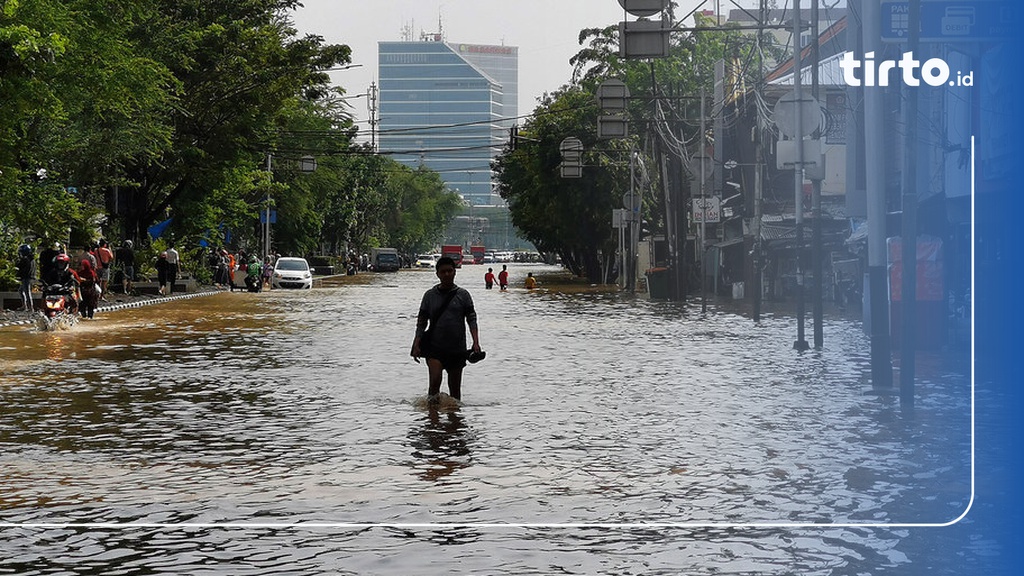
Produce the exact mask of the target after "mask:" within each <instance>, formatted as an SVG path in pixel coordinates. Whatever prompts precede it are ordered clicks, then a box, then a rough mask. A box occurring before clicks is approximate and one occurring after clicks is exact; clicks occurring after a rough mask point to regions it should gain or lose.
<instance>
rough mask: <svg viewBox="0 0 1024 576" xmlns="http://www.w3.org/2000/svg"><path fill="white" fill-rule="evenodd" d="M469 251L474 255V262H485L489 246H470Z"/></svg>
mask: <svg viewBox="0 0 1024 576" xmlns="http://www.w3.org/2000/svg"><path fill="white" fill-rule="evenodd" d="M469 253H470V254H472V255H473V264H483V263H484V255H485V254H487V248H486V247H484V246H470V247H469Z"/></svg>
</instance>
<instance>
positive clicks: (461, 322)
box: [409, 256, 480, 403]
mask: <svg viewBox="0 0 1024 576" xmlns="http://www.w3.org/2000/svg"><path fill="white" fill-rule="evenodd" d="M434 269H435V273H436V274H437V278H438V280H440V281H441V282H440V283H439V284H437V285H435V286H434V287H433V288H431V289H430V290H427V291H426V292H425V293H424V294H423V299H422V300H421V301H420V310H419V314H418V315H417V316H416V336H415V337H414V338H413V341H412V350H411V351H410V352H409V355H410V356H412V357H413V359H414V360H416V362H419V359H420V358H421V357H423V358H426V359H427V369H428V373H429V383H428V386H427V399H428V402H430V403H436V402H437V401H438V400H439V394H440V393H441V378H442V376H443V375H444V374H443V373H444V372H446V371H447V372H448V393H449V394H450V395H451V397H452V398H455V399H456V400H461V399H462V370H463V369H464V368H465V367H466V326H467V325H468V326H469V334H470V336H472V338H473V346H472V351H473V352H476V353H480V333H479V331H478V329H477V322H476V308H475V307H474V306H473V297H472V296H470V294H469V291H467V290H466V289H464V288H460V287H458V286H456V285H455V261H454V260H452V259H451V258H449V257H447V256H443V257H441V258H439V259H438V260H437V264H435V265H434ZM428 322H429V329H428ZM424 334H428V336H427V337H424Z"/></svg>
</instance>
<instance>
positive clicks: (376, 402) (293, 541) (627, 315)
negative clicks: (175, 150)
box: [0, 264, 986, 574]
mask: <svg viewBox="0 0 1024 576" xmlns="http://www.w3.org/2000/svg"><path fill="white" fill-rule="evenodd" d="M510 270H512V271H513V288H512V289H511V290H509V291H507V292H500V291H498V290H496V289H495V290H485V289H484V288H483V280H482V276H483V273H484V271H485V269H484V268H481V267H479V266H476V267H474V266H466V267H464V268H463V269H461V270H460V271H459V273H458V277H457V279H456V281H457V282H458V283H459V284H461V285H463V286H464V287H467V288H469V289H470V290H471V292H472V294H473V297H474V299H475V302H476V306H477V309H478V312H479V317H480V331H481V339H482V344H483V347H484V349H485V350H486V351H487V352H488V355H487V359H486V360H484V361H483V362H481V363H479V364H475V365H470V366H468V367H467V368H466V376H465V382H464V386H463V401H464V404H463V405H461V406H452V405H444V406H442V408H441V409H440V410H430V409H428V408H427V407H426V406H425V404H424V402H423V396H424V394H425V392H426V368H425V367H424V366H423V365H422V364H417V363H415V362H413V360H412V359H411V358H410V357H409V346H410V343H411V340H412V335H413V329H414V326H415V314H416V310H417V307H418V304H419V299H420V296H421V295H422V293H423V291H424V290H426V289H427V288H428V287H429V286H430V285H431V284H432V283H433V282H434V281H435V278H434V277H433V274H432V273H431V271H430V270H422V271H421V270H403V271H401V272H399V273H396V274H390V275H385V274H380V275H373V274H366V275H360V277H359V278H358V280H356V281H353V279H343V281H341V282H334V283H331V282H327V283H326V284H325V285H320V286H318V287H317V288H315V289H313V290H308V291H268V292H264V293H261V294H249V293H239V292H236V293H218V294H214V295H211V296H203V297H198V298H192V299H188V300H178V301H173V302H166V303H161V304H158V305H152V306H146V307H142V308H132V309H126V310H120V311H114V312H107V313H102V314H98V315H97V316H96V318H95V319H94V320H93V321H84V322H81V323H79V325H77V326H75V327H74V328H73V329H71V330H68V331H65V332H39V331H37V330H35V329H34V328H32V327H29V326H9V327H5V328H0V398H2V403H0V522H3V523H4V524H5V526H6V527H5V535H4V537H3V541H2V542H3V544H4V545H5V548H6V549H7V550H8V554H7V555H5V556H4V557H3V558H2V559H0V573H17V574H64V573H67V574H83V573H90V574H91V573H95V574H113V573H122V574H130V573H139V574H155V573H173V574H201V573H217V572H216V570H214V568H213V567H212V565H213V564H214V563H217V562H226V563H227V564H228V565H229V566H231V567H232V568H231V569H230V570H226V571H225V572H223V573H232V574H279V573H294V574H321V573H322V574H348V573H352V574H409V573H435V572H439V571H441V570H442V569H444V570H447V571H453V569H454V568H453V567H455V566H458V567H460V568H459V570H458V571H461V573H485V572H486V573H492V574H525V573H537V574H543V573H552V572H558V573H571V574H591V573H605V574H621V573H634V572H643V573H650V574H660V573H664V574H679V573H698V572H699V573H715V574H792V573H800V574H864V573H878V572H877V571H879V570H881V571H886V570H887V571H891V573H915V574H916V573H922V574H923V573H930V574H957V573H960V572H958V571H957V570H958V569H959V566H960V565H958V564H957V563H956V562H967V561H975V560H977V558H984V557H985V552H986V551H985V543H984V542H978V543H976V550H974V552H972V553H969V554H967V555H964V554H960V555H959V556H957V559H958V560H956V559H955V561H953V562H951V561H943V560H941V559H936V557H935V553H936V550H934V549H933V548H936V547H937V548H939V549H942V548H944V547H945V546H944V540H943V538H944V537H943V538H938V539H935V538H930V537H929V538H926V539H923V540H922V539H921V538H918V537H917V533H916V532H913V531H912V530H910V529H907V528H886V527H885V525H887V524H893V523H897V524H906V523H942V522H948V521H951V520H953V519H956V518H957V517H958V516H959V515H960V514H961V513H962V512H963V511H964V510H965V508H966V507H967V505H968V503H969V501H970V497H971V484H970V472H971V466H970V465H971V460H970V438H971V430H970V393H971V386H970V381H969V379H968V378H967V377H966V376H965V374H964V367H963V366H958V365H955V364H956V363H955V362H952V361H950V358H951V357H956V356H957V355H955V354H954V355H950V354H922V358H921V365H920V367H919V369H918V372H919V379H920V382H919V384H918V387H917V390H918V396H917V402H916V410H915V412H914V414H913V416H912V417H911V416H909V415H907V414H904V413H903V412H901V410H900V409H899V402H898V398H897V397H895V396H885V395H877V394H868V393H867V392H868V391H870V389H871V386H870V382H869V380H868V378H869V373H870V368H869V358H868V350H869V346H868V341H867V338H866V337H865V336H864V334H863V331H862V330H861V327H860V325H859V323H857V322H856V321H853V320H850V319H844V318H839V317H833V318H829V319H828V321H827V322H826V325H825V342H826V346H825V349H824V350H822V351H810V352H805V353H798V352H794V351H793V349H792V342H793V339H794V335H795V333H796V328H795V326H796V324H795V321H794V319H793V318H792V317H789V316H787V315H785V314H782V313H779V314H766V315H765V317H764V318H763V320H762V322H760V323H759V324H756V325H755V324H754V323H753V322H752V321H751V320H750V319H749V317H748V316H747V315H746V313H745V310H744V307H743V305H742V304H738V303H733V302H721V303H712V306H711V308H710V311H709V313H708V314H707V315H701V314H700V303H699V302H697V303H696V305H694V304H692V303H690V304H686V303H669V302H655V301H649V300H646V299H644V298H643V297H636V296H632V295H629V294H622V293H619V292H617V291H613V290H608V289H605V288H598V287H590V286H586V285H579V284H577V283H572V284H566V283H564V282H562V281H561V280H560V279H559V277H558V276H557V275H556V272H557V269H556V268H553V267H549V266H544V265H525V264H512V265H510ZM526 271H533V272H535V274H537V275H539V276H540V278H541V286H540V288H539V289H537V290H534V291H527V290H524V289H522V288H519V286H520V285H521V279H522V277H523V276H525V272H526ZM125 524H137V525H138V526H137V527H134V528H127V527H125ZM816 524H841V526H833V527H825V526H815V525H816ZM784 525H792V526H789V527H787V526H784ZM860 525H865V527H861V526H860ZM867 525H871V526H867ZM949 537H950V538H952V537H953V536H952V535H950V536H949ZM972 554H973V556H972ZM641 567H642V568H641ZM631 570H632V571H634V572H630V571H631ZM458 571H456V572H458Z"/></svg>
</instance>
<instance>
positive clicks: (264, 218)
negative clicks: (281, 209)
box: [260, 210, 277, 224]
mask: <svg viewBox="0 0 1024 576" xmlns="http://www.w3.org/2000/svg"><path fill="white" fill-rule="evenodd" d="M266 223H267V211H266V210H260V224H266ZM270 223H271V224H277V210H271V211H270Z"/></svg>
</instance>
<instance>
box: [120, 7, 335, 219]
mask: <svg viewBox="0 0 1024 576" xmlns="http://www.w3.org/2000/svg"><path fill="white" fill-rule="evenodd" d="M297 5H298V2H297V0H241V1H239V0H161V1H158V2H155V3H154V8H153V9H152V10H151V11H149V12H148V13H146V14H145V17H144V18H141V19H140V20H138V21H137V22H135V26H133V27H132V29H131V31H130V33H129V35H130V37H131V38H132V39H133V40H134V41H135V43H136V45H137V46H139V49H140V50H141V51H142V52H143V53H144V54H147V55H150V56H151V57H152V58H154V59H156V60H158V61H160V62H162V63H163V64H164V65H165V66H167V68H168V69H169V70H170V71H171V73H172V74H173V76H174V78H175V79H176V80H177V82H178V83H179V84H180V90H179V93H178V95H177V100H176V102H175V105H174V106H173V107H172V108H171V109H170V110H169V114H168V119H169V122H170V126H171V128H172V146H171V147H170V149H169V150H167V151H165V152H164V153H163V154H161V155H159V156H158V157H147V156H140V157H136V158H135V159H134V161H133V162H132V163H131V164H130V165H128V166H127V167H126V176H127V178H128V180H129V181H130V182H131V184H132V186H133V187H132V188H131V201H130V202H129V210H128V213H127V214H126V217H125V221H126V222H128V223H130V224H131V225H133V226H134V227H135V228H136V229H135V231H134V233H135V234H136V235H142V234H144V230H145V227H146V226H147V225H149V224H150V223H152V222H154V221H157V220H160V219H162V218H164V217H165V214H168V213H170V214H174V213H177V212H178V211H179V210H180V208H182V207H184V206H187V205H189V204H192V203H195V202H202V201H203V198H205V197H206V195H207V194H208V193H209V191H210V190H211V189H214V188H216V187H217V186H220V185H223V184H224V183H225V179H224V178H223V174H224V173H230V172H233V171H235V170H245V169H248V170H251V171H259V170H262V168H263V163H264V162H263V161H264V158H265V156H266V154H267V153H268V152H272V150H273V146H274V144H275V143H274V142H273V141H269V142H268V138H267V134H273V129H274V128H275V127H276V123H277V122H278V121H279V120H280V118H281V114H282V110H284V109H285V108H287V106H288V104H289V103H290V102H293V101H294V100H295V99H298V98H304V99H307V100H316V99H320V98H324V97H325V96H327V95H328V93H329V91H328V88H327V83H328V80H329V79H328V76H327V75H326V73H325V72H324V70H326V69H328V68H331V67H333V66H337V65H339V64H346V63H348V62H349V61H350V50H349V48H348V47H347V46H339V45H325V44H324V43H323V39H322V38H320V37H318V36H306V37H301V38H299V37H297V36H296V30H295V29H294V27H293V26H292V25H291V23H290V22H289V21H288V19H287V18H286V17H285V16H284V14H285V13H286V11H287V10H290V9H293V8H294V7H295V6H297ZM268 191H269V190H268ZM248 192H249V190H248V189H247V188H243V189H239V190H236V191H235V196H238V197H244V196H245V195H246V194H247V193H248ZM262 196H266V194H263V195H262ZM182 216H184V217H185V218H188V217H191V216H192V215H191V214H188V213H183V214H182ZM185 218H181V219H176V220H175V227H176V231H178V228H179V227H180V226H181V225H182V224H181V223H182V222H183V221H184V220H185Z"/></svg>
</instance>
